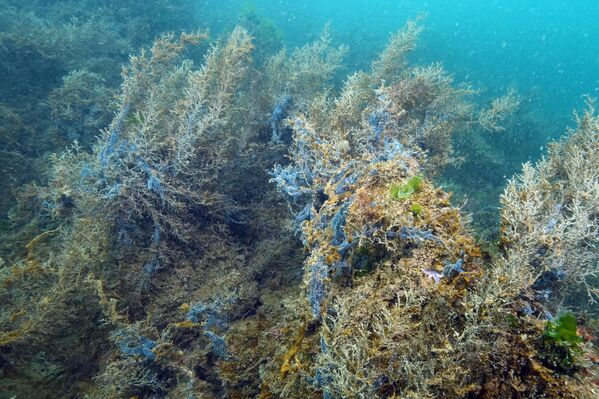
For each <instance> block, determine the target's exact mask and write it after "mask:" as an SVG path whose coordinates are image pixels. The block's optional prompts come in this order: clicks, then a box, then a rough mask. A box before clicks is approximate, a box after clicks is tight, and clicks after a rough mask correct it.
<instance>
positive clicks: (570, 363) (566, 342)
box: [543, 312, 582, 372]
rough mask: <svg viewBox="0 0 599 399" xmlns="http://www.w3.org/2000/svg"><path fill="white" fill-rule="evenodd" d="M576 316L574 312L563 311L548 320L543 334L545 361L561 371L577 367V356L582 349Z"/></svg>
mask: <svg viewBox="0 0 599 399" xmlns="http://www.w3.org/2000/svg"><path fill="white" fill-rule="evenodd" d="M577 324H578V323H577V322H576V316H574V313H572V312H564V313H561V314H560V315H559V316H558V317H556V318H555V319H553V320H549V321H547V325H546V326H545V332H544V334H543V344H544V347H545V361H547V362H548V363H549V364H550V365H551V366H553V367H554V368H557V369H558V370H560V371H564V372H570V371H573V370H574V369H575V366H576V357H577V356H578V355H580V354H581V352H582V350H581V348H580V346H579V344H580V343H581V342H582V337H580V336H579V335H578V334H577V332H576V330H577V328H578V326H577Z"/></svg>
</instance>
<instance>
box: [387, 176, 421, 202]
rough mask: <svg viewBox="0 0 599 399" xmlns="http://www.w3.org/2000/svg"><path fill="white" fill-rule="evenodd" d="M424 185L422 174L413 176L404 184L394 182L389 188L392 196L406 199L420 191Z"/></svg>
mask: <svg viewBox="0 0 599 399" xmlns="http://www.w3.org/2000/svg"><path fill="white" fill-rule="evenodd" d="M421 185H422V177H420V176H412V177H410V179H409V180H408V181H407V182H406V183H404V184H401V185H399V184H392V185H391V187H390V188H389V193H390V194H391V197H393V198H395V199H401V200H405V199H408V198H410V196H412V194H414V193H415V192H418V191H419V190H420V186H421Z"/></svg>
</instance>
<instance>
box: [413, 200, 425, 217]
mask: <svg viewBox="0 0 599 399" xmlns="http://www.w3.org/2000/svg"><path fill="white" fill-rule="evenodd" d="M410 211H412V213H413V214H414V216H420V215H421V214H422V205H420V204H419V203H417V202H414V203H413V204H412V206H410Z"/></svg>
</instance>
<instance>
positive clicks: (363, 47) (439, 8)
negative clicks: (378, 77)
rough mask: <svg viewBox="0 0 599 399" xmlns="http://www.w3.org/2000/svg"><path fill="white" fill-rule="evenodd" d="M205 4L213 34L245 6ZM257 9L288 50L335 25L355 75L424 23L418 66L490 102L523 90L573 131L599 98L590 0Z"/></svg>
mask: <svg viewBox="0 0 599 399" xmlns="http://www.w3.org/2000/svg"><path fill="white" fill-rule="evenodd" d="M204 4H205V6H206V10H207V12H208V14H210V13H211V12H213V11H216V12H217V13H219V14H220V13H221V12H222V13H223V16H222V17H221V18H219V19H218V22H216V24H214V23H213V24H211V27H212V28H213V29H218V28H219V24H220V23H222V22H223V21H225V20H227V19H228V18H232V17H233V16H234V15H235V14H236V13H237V12H238V11H237V10H238V9H239V8H240V6H239V2H237V1H213V2H211V1H206V2H204ZM252 4H254V5H255V7H256V9H257V10H259V12H260V13H262V14H263V15H265V16H267V17H268V18H271V19H272V20H273V21H274V22H275V23H276V24H277V25H278V26H279V27H280V28H281V29H282V31H283V37H284V39H285V41H286V42H287V43H289V44H290V45H300V44H302V43H304V42H305V41H306V40H308V39H310V38H311V37H313V36H314V35H315V34H317V32H319V31H320V29H321V28H322V26H323V24H325V23H327V22H330V23H331V24H332V28H333V31H334V32H335V37H336V39H337V40H338V41H339V42H341V43H346V44H348V45H349V46H350V49H351V50H350V51H351V53H350V62H349V65H348V67H349V68H350V69H353V68H364V67H366V66H367V65H368V63H369V62H370V61H369V60H371V59H372V58H373V56H374V55H375V54H376V53H377V52H378V51H380V50H381V49H382V48H383V46H384V44H385V43H386V40H387V37H388V35H389V34H390V33H391V32H393V31H395V30H396V29H397V27H398V26H401V25H403V23H404V22H405V21H406V20H407V19H408V18H413V17H415V16H417V15H420V14H424V15H426V19H425V23H424V25H425V32H424V34H423V36H422V39H421V41H420V42H419V48H418V50H417V51H416V53H415V55H414V58H413V59H414V60H415V61H416V62H422V63H429V62H442V63H443V64H444V65H445V66H446V68H447V69H448V70H449V71H451V72H452V73H454V74H455V76H456V77H457V78H458V79H459V80H463V81H468V82H471V83H473V84H474V85H475V86H477V87H483V88H485V89H486V90H487V91H488V92H489V93H490V94H495V93H497V92H500V91H501V90H503V89H504V88H505V87H508V86H513V87H516V88H517V89H518V90H519V91H520V92H521V93H522V94H523V95H524V96H525V97H526V98H527V100H528V101H530V102H531V103H532V106H533V107H534V108H536V109H538V110H539V111H540V112H541V113H542V114H543V116H544V117H545V118H547V119H548V121H549V122H550V123H549V124H550V125H552V124H555V123H557V124H560V125H562V126H563V124H565V123H569V121H570V120H571V111H572V109H573V108H579V107H580V106H581V104H582V100H581V96H582V95H584V94H590V95H598V94H599V25H598V24H597V18H599V4H598V3H597V2H594V1H591V0H586V1H585V0H574V1H554V0H549V1H543V2H538V1H529V0H511V1H510V0H508V1H476V0H472V1H443V0H431V1H399V0H398V1H383V0H374V1H373V0H371V1H356V0H349V1H339V2H336V1H315V2H311V1H305V2H301V1H265V2H260V1H255V2H253V3H252ZM557 130H558V131H560V130H561V129H559V128H558V129H557ZM548 133H550V134H555V131H552V132H548Z"/></svg>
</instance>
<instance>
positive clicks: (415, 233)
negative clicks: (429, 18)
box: [0, 1, 599, 399]
mask: <svg viewBox="0 0 599 399" xmlns="http://www.w3.org/2000/svg"><path fill="white" fill-rule="evenodd" d="M7 3H8V2H7ZM10 3H11V4H10V5H11V7H10V8H7V9H8V11H6V12H5V13H4V14H2V15H3V18H9V17H11V18H15V19H17V18H21V19H29V20H30V23H35V24H38V25H39V26H42V27H43V28H44V29H54V28H53V25H51V24H49V23H43V22H41V21H39V20H38V18H37V17H35V16H34V15H33V14H31V13H30V12H27V8H26V7H25V8H20V7H17V5H15V4H16V3H15V4H12V2H10ZM102 3H107V4H108V3H112V2H102ZM132 3H133V2H128V1H125V2H122V7H124V9H125V10H130V9H132V8H133V4H132ZM65 4H69V5H70V6H72V7H76V5H75V3H74V2H66V1H65ZM186 6H188V4H187V3H186V2H183V1H181V2H174V3H173V4H172V5H171V6H169V7H167V6H166V5H165V3H164V2H160V1H158V2H155V3H154V2H150V3H149V5H148V7H149V8H150V9H149V10H148V14H147V15H145V14H142V15H137V17H139V18H141V19H142V21H145V23H147V24H148V25H147V26H148V30H149V31H148V32H146V34H145V35H142V36H144V37H137V36H136V35H135V34H134V33H135V32H138V30H137V29H134V28H131V29H132V30H131V31H128V30H126V29H125V28H124V26H125V25H126V24H124V25H118V20H119V19H118V18H116V17H114V18H116V20H117V21H112V20H111V18H113V16H111V15H107V16H106V18H107V21H104V22H105V23H106V24H108V25H109V26H112V28H114V26H123V30H118V29H116V30H115V29H112V28H111V29H109V30H110V31H111V32H112V34H113V35H114V34H117V35H119V38H118V40H117V38H113V40H108V41H107V43H106V45H107V46H109V47H110V46H113V45H119V46H120V45H122V49H121V50H114V49H113V50H107V51H106V54H104V55H103V57H104V58H107V59H108V61H106V62H107V63H109V64H111V65H112V64H120V63H124V64H125V66H124V67H123V68H122V70H121V75H120V76H121V77H120V78H116V77H115V76H113V75H110V73H109V70H110V71H112V69H111V68H110V67H106V69H103V68H100V69H94V68H92V67H91V66H89V65H86V63H87V62H88V61H90V59H91V58H92V56H91V55H90V54H85V53H78V50H76V49H77V48H79V47H78V46H83V45H84V44H82V43H80V42H77V41H74V42H72V43H74V44H72V45H73V46H74V48H75V50H73V51H74V52H75V53H78V57H80V58H71V59H70V61H69V62H72V63H73V64H72V65H70V66H69V67H66V66H65V65H64V64H63V63H64V62H66V60H64V59H60V57H57V58H56V62H57V63H58V64H60V68H59V69H60V71H57V72H56V74H55V75H53V76H54V79H55V83H56V85H55V86H52V87H46V88H40V92H37V93H32V94H31V95H30V96H25V97H23V98H22V99H20V100H18V101H16V100H15V103H10V102H8V101H6V100H5V99H1V100H0V101H2V104H3V105H1V106H0V116H1V117H2V118H3V120H6V121H7V122H6V123H4V122H3V123H2V125H1V126H2V127H1V128H0V129H1V130H0V133H1V134H2V135H3V137H5V136H6V137H8V138H20V139H19V140H23V141H19V140H16V141H15V140H13V142H14V143H15V144H14V145H15V146H19V148H23V150H22V151H21V150H18V151H17V148H13V150H10V151H13V152H14V154H13V155H14V159H17V158H18V157H22V159H21V161H22V163H16V161H10V160H8V159H5V160H4V161H3V162H6V166H2V167H3V168H9V165H12V167H15V168H16V167H25V165H27V164H28V163H29V162H30V161H29V160H34V161H35V164H36V167H38V168H39V172H40V173H41V171H43V178H40V179H36V180H35V181H34V182H31V179H30V178H26V177H24V175H23V176H22V178H21V179H19V180H15V181H13V182H12V183H11V185H12V186H11V189H10V190H7V191H10V193H8V192H7V193H4V192H3V193H1V195H2V197H3V201H5V203H6V204H11V206H10V211H8V212H7V215H9V216H10V217H9V218H8V219H7V220H8V221H7V222H6V223H5V224H4V225H3V228H2V231H3V232H4V231H6V233H4V234H3V241H4V244H3V247H2V258H0V301H1V303H2V309H1V310H0V398H2V399H3V398H5V397H6V398H12V397H17V398H20V397H27V398H33V399H35V398H68V397H71V398H72V397H77V398H79V397H80V398H88V399H92V398H139V399H142V398H264V399H266V398H537V397H546V398H595V397H597V396H598V395H599V384H598V381H599V369H598V365H599V364H598V361H599V354H597V350H596V347H595V345H596V343H597V339H596V337H595V336H594V334H593V328H594V327H593V325H594V324H593V323H596V320H597V317H598V316H597V315H598V313H597V308H596V301H597V300H599V292H598V287H597V282H598V280H597V278H598V276H597V273H598V272H599V269H598V266H599V265H598V260H599V117H598V116H597V114H596V112H595V109H594V104H593V101H592V100H590V99H589V100H588V105H587V107H586V109H585V110H584V111H582V113H580V114H579V115H577V120H576V122H577V127H576V128H574V129H572V130H570V131H569V132H568V134H567V135H566V136H565V137H564V138H563V139H561V140H559V141H557V142H555V143H553V144H551V145H550V146H549V148H548V152H547V155H546V157H544V158H542V159H541V160H540V161H538V162H537V163H534V164H533V163H527V164H524V165H523V167H522V171H521V173H519V174H517V175H516V176H514V177H513V178H511V179H509V180H508V182H507V185H506V188H505V190H504V192H503V194H502V195H501V197H500V202H501V210H500V211H499V214H498V217H499V218H500V219H501V225H500V232H499V233H498V235H499V240H498V242H497V243H496V244H495V246H494V251H493V252H491V251H488V250H487V249H485V248H483V244H481V242H480V241H477V239H476V238H475V236H474V234H473V231H472V229H471V227H470V221H469V219H468V217H466V216H465V215H464V213H463V212H462V210H461V209H460V208H459V207H457V206H456V205H455V203H453V202H452V198H451V197H452V195H451V193H449V192H448V191H447V190H445V189H444V188H443V187H441V186H440V185H439V183H438V182H439V180H441V181H443V179H445V178H446V177H447V174H448V172H447V170H448V168H452V167H455V165H459V164H460V163H461V164H469V162H470V164H471V165H473V164H476V163H477V162H482V161H481V160H480V159H477V160H472V159H469V158H467V157H465V154H463V153H461V152H460V151H462V150H463V149H464V148H466V147H467V146H465V145H464V142H463V140H464V136H465V135H468V134H471V135H473V136H475V137H477V138H481V137H485V136H484V134H502V132H503V130H504V129H507V128H506V126H509V124H510V122H511V121H510V118H514V117H516V116H515V115H514V114H515V113H517V111H518V109H519V107H520V102H521V99H520V97H519V95H518V94H517V93H516V92H515V91H513V90H508V92H507V93H506V94H505V96H503V97H500V98H498V99H495V100H492V101H491V102H490V103H488V104H486V105H484V104H483V105H481V104H480V103H479V102H478V101H477V90H475V89H474V88H472V87H470V86H469V85H465V84H459V83H456V82H454V79H453V77H452V76H451V75H450V74H449V73H448V72H447V71H445V70H444V68H443V67H442V66H441V65H440V64H433V65H412V64H411V63H410V62H409V54H410V52H411V51H412V50H414V48H415V46H416V42H417V39H418V36H419V34H420V32H421V31H422V28H423V21H422V20H421V18H417V19H415V20H412V21H409V22H408V23H407V25H406V26H405V27H404V28H402V29H400V30H399V31H398V32H396V33H394V34H392V35H391V36H390V38H389V41H388V44H387V46H386V48H385V49H384V50H383V51H382V52H381V53H380V55H379V56H378V58H376V59H375V60H373V61H372V63H371V66H370V68H368V69H366V70H363V71H355V72H353V73H350V74H349V75H348V76H347V77H346V78H345V79H344V80H343V82H339V81H336V80H335V78H336V76H337V75H338V74H339V73H340V72H341V71H344V69H343V62H344V57H345V56H346V54H347V52H348V48H347V46H343V45H342V46H335V45H333V39H332V33H331V27H329V26H325V27H324V29H323V30H322V32H321V34H320V36H318V37H315V38H314V40H313V41H311V42H309V43H307V44H305V45H303V46H301V47H298V48H295V49H287V48H285V47H284V46H283V45H282V41H281V40H280V32H279V31H278V30H277V28H276V26H274V24H273V23H272V22H271V21H268V20H265V19H262V17H261V16H260V15H259V14H257V12H256V11H255V10H253V9H252V8H251V7H248V8H247V9H245V10H244V11H243V12H242V13H241V14H240V16H239V23H238V24H237V26H232V27H231V28H230V29H228V30H227V31H226V32H224V33H223V34H221V35H220V36H218V37H216V38H211V37H210V35H209V34H208V33H207V32H204V31H197V30H196V31H194V30H191V29H188V30H187V31H183V32H177V33H161V34H159V35H156V34H155V33H158V32H162V31H164V30H167V29H166V28H169V29H168V30H177V31H178V30H179V29H178V28H179V27H174V26H170V25H169V26H167V27H165V26H163V24H162V23H161V22H160V21H155V23H156V26H154V25H153V23H151V21H152V20H151V19H149V20H148V19H146V18H147V17H148V16H151V15H158V14H160V12H162V11H163V10H164V12H169V13H175V14H177V13H178V12H181V10H182V9H183V10H184V9H185V7H186ZM65 7H66V6H65ZM82 7H84V6H82ZM81 12H83V8H82V11H81ZM125 15H127V13H126V12H125ZM177 15H178V14H177ZM53 18H54V17H53ZM56 18H59V16H56ZM174 19H176V18H173V19H172V20H174ZM165 20H171V19H169V18H166V19H165ZM81 21H86V19H85V16H83V17H82V20H81ZM73 23H75V22H73ZM77 23H80V22H77ZM82 23H85V22H82ZM90 23H91V22H90ZM140 23H141V22H140ZM182 23H183V22H182ZM113 24H117V25H113ZM99 26H100V27H102V26H103V25H102V24H100V25H99ZM67 27H68V26H64V25H63V26H62V28H60V29H67ZM12 28H13V30H14V31H11V30H9V29H6V32H3V34H2V36H0V40H7V41H10V40H12V41H16V40H17V38H23V37H26V38H27V40H28V41H29V42H31V43H37V44H39V43H38V42H37V40H39V37H40V36H35V35H33V33H32V34H31V35H29V36H23V37H22V36H20V35H19V34H18V29H20V28H19V26H18V25H17V24H15V25H14V26H13V27H12ZM90 29H91V28H90ZM31 32H36V31H35V30H31ZM44 32H46V31H45V30H42V33H40V35H41V36H44V34H45V33H44ZM46 33H47V32H46ZM98 34H101V31H100V33H98ZM131 35H133V36H135V37H131ZM148 36H156V37H155V39H154V42H153V44H151V45H144V43H145V39H147V37H148ZM61 37H63V36H61ZM109 38H110V37H109ZM9 39H10V40H9ZM83 43H84V42H83ZM54 44H55V43H54ZM130 46H135V47H140V46H141V49H140V50H132V49H130ZM18 48H20V47H18V46H17V49H13V50H10V53H11V54H13V53H15V54H16V53H18V54H23V55H25V53H24V52H22V51H21V50H18ZM2 51H9V50H7V47H6V46H4V47H3V50H2ZM61 51H62V50H61ZM61 51H58V53H61V54H62V52H61ZM111 51H114V53H111ZM122 51H126V52H128V51H130V52H131V54H130V55H129V56H128V57H123V54H126V52H125V53H123V52H122ZM40 54H45V55H48V54H52V53H51V52H50V53H49V52H42V51H40ZM67 54H68V53H67ZM95 54H96V55H97V52H96V53H95ZM116 54H118V55H116ZM34 58H35V57H34ZM123 58H124V59H123ZM0 59H2V60H6V58H0ZM38 61H39V60H38ZM24 62H25V61H24ZM29 62H33V60H29V61H26V63H29ZM36 62H37V61H36ZM39 62H41V61H39ZM1 64H2V67H3V68H9V67H10V68H13V67H14V66H11V65H9V63H8V62H7V61H4V62H1ZM57 68H58V67H57ZM33 69H34V68H33ZM13 72H15V73H16V72H19V71H17V70H15V71H13ZM20 72H22V73H24V72H23V71H20ZM112 72H114V71H112ZM15 79H17V78H15ZM19 79H20V78H19ZM41 99H43V101H44V102H45V103H47V106H48V109H44V110H43V112H42V111H40V112H42V113H43V115H45V116H50V117H51V121H52V123H51V124H49V125H48V126H41V125H40V123H41V122H40V121H39V120H38V117H36V116H33V115H25V114H26V113H23V115H19V112H22V111H23V110H25V109H37V107H36V104H38V103H39V101H42V100H41ZM4 104H6V105H4ZM23 104H26V106H25V105H23ZM27 107H29V108H27ZM17 111H19V112H17ZM27 118H31V121H35V122H31V121H28V119H27ZM42 119H43V118H42ZM34 132H39V133H34ZM37 134H39V135H40V136H41V137H43V141H41V142H40V143H39V145H38V146H37V147H36V150H35V152H31V148H32V145H31V142H33V141H34V140H36V139H37V138H36V137H37V136H36V135H37ZM59 137H61V138H59ZM29 140H33V141H31V142H30V141H29ZM9 144H10V142H9V140H5V142H4V144H3V145H6V146H9ZM469 145H471V144H469ZM3 151H4V150H3ZM6 151H8V152H10V151H9V150H8V149H7V150H6ZM27 151H30V152H27ZM464 157H465V158H464ZM462 158H464V159H462ZM19 165H20V166H19ZM37 165H39V166H37ZM454 172H455V170H454V171H453V172H452V173H454ZM14 173H15V174H17V175H19V176H21V173H22V172H19V171H17V169H15V171H14ZM36 173H38V171H34V170H32V171H31V174H32V175H34V174H36ZM26 182H28V183H26ZM7 209H8V208H7ZM488 245H493V244H488Z"/></svg>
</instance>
